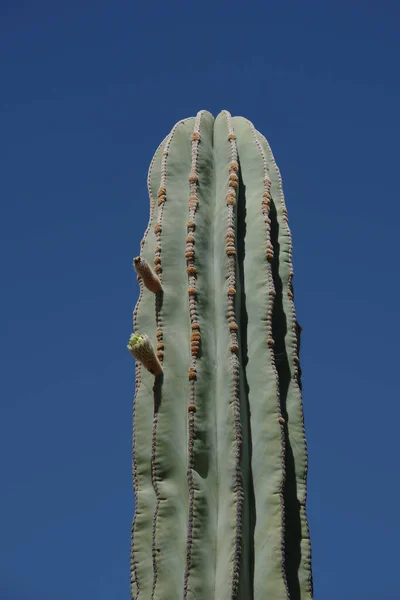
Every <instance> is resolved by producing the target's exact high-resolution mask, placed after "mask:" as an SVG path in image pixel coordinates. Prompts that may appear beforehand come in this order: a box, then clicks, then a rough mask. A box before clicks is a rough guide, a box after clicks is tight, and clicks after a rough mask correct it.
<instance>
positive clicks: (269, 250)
mask: <svg viewBox="0 0 400 600" xmlns="http://www.w3.org/2000/svg"><path fill="white" fill-rule="evenodd" d="M248 124H249V126H250V128H251V131H252V134H253V138H254V141H255V143H256V146H257V149H258V151H259V153H260V156H261V159H262V163H263V169H264V192H263V194H262V199H261V214H262V216H263V220H264V225H265V233H266V258H267V264H266V270H267V279H268V296H269V302H268V312H267V318H266V325H267V344H268V348H269V353H270V359H271V365H272V369H273V372H274V378H275V382H276V401H277V413H278V422H279V424H280V425H281V468H282V479H281V484H280V490H279V496H280V504H281V528H282V536H281V561H282V579H283V582H284V585H285V588H286V592H287V595H288V597H289V588H288V582H287V576H286V565H285V499H284V486H285V477H286V466H285V454H286V443H285V430H284V427H283V425H284V424H285V420H284V418H283V416H282V408H281V399H280V390H279V375H278V370H277V368H276V363H275V352H274V345H275V341H274V338H273V335H272V315H273V311H274V300H275V296H276V290H275V285H274V278H273V272H272V264H271V263H272V261H273V258H274V248H273V245H272V243H271V225H270V223H271V220H270V217H269V215H270V209H271V201H272V196H271V178H270V176H269V171H268V163H267V157H266V155H265V152H264V149H263V147H262V145H261V143H260V140H259V139H258V135H257V131H256V129H255V128H254V125H253V124H252V123H250V122H249V121H248Z"/></svg>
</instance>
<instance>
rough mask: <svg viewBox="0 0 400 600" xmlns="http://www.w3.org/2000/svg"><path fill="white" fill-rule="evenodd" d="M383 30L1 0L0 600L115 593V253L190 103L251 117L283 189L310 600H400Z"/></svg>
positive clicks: (366, 14) (123, 505)
mask: <svg viewBox="0 0 400 600" xmlns="http://www.w3.org/2000/svg"><path fill="white" fill-rule="evenodd" d="M399 18H400V7H399V5H398V3H397V2H395V1H381V2H373V1H372V2H365V1H364V2H362V1H361V0H360V1H358V2H355V1H350V0H348V1H346V2H345V1H343V2H339V1H337V2H332V1H330V0H325V1H324V2H320V1H318V2H317V1H316V0H312V1H308V2H307V1H305V2H296V1H295V0H291V1H284V0H282V1H281V2H275V3H273V5H272V4H271V3H267V2H262V1H261V0H258V1H255V2H251V1H249V2H247V3H243V4H242V3H239V2H237V1H236V0H232V1H231V2H216V3H213V2H209V1H208V0H205V1H203V2H201V3H183V2H176V1H174V0H171V1H170V2H164V3H162V2H158V3H157V2H148V3H140V4H139V3H134V2H128V0H126V1H124V0H114V1H113V2H104V0H97V1H96V2H88V1H87V0H80V1H79V2H78V1H77V0H71V1H70V2H68V3H61V2H50V1H43V0H39V1H38V2H35V3H29V2H24V1H23V0H13V1H11V0H1V1H0V69H1V71H0V72H1V84H2V93H1V97H0V107H1V108H0V131H1V144H0V164H1V177H0V192H1V220H0V257H1V258H0V261H1V279H2V282H1V283H2V286H1V288H2V291H1V296H0V302H1V314H2V318H1V320H0V333H1V339H2V344H1V347H0V353H1V356H0V359H1V365H2V377H1V379H0V393H1V401H0V413H1V414H0V473H1V478H2V491H1V497H0V509H1V510H0V532H1V533H0V564H1V567H0V598H1V599H2V600H3V599H4V600H20V599H22V598H24V599H25V598H27V597H29V598H30V600H48V599H49V600H50V599H53V598H54V597H55V595H56V596H57V598H58V600H72V599H73V600H88V599H91V598H96V600H106V599H107V600H109V598H121V599H122V598H126V599H128V597H129V539H130V525H131V517H132V511H133V497H132V487H131V411H132V397H133V362H132V359H131V357H130V356H129V354H128V352H127V350H126V342H127V338H128V336H129V333H130V331H131V313H132V310H133V307H134V304H135V302H136V298H137V291H138V290H137V286H136V281H135V276H134V274H133V271H132V268H131V260H132V257H133V256H134V255H135V254H136V253H137V251H138V248H139V242H140V239H141V236H142V233H143V231H144V229H145V227H146V224H147V219H148V200H147V194H146V175H147V169H148V164H149V162H150V160H151V157H152V154H153V152H154V150H155V149H156V147H157V145H158V144H159V142H160V141H161V139H162V138H163V137H164V136H165V135H166V134H167V133H168V131H169V130H170V128H171V127H172V126H173V125H174V123H175V122H176V121H177V120H179V119H181V118H184V117H187V116H191V115H195V114H196V112H197V111H198V110H200V109H203V108H205V109H208V110H209V111H211V112H213V113H214V114H216V113H218V112H219V111H220V110H222V109H224V108H226V109H228V110H230V112H231V113H232V114H234V115H243V116H245V117H247V118H249V119H251V120H252V121H253V122H254V124H255V125H256V127H257V128H258V129H259V130H260V131H262V132H263V133H264V134H265V135H266V136H267V138H268V140H269V142H270V143H271V145H272V148H273V151H274V153H275V156H276V159H277V161H278V164H279V166H280V168H281V171H282V175H283V180H284V188H285V193H286V199H287V205H288V210H289V218H290V225H291V229H292V233H293V238H294V261H295V272H296V276H295V290H296V307H297V312H298V318H299V321H300V323H301V324H302V326H303V329H304V331H303V337H302V368H303V386H304V403H305V416H306V428H307V436H308V447H309V454H310V459H309V500H308V514H309V521H310V528H311V535H312V546H313V571H314V583H315V592H316V594H315V597H316V600H337V599H338V598H340V600H358V599H360V600H368V599H371V600H372V599H373V600H376V599H377V598H379V599H382V600H397V599H399V598H400V582H399V580H398V543H397V542H398V536H399V533H400V518H399V511H398V508H397V507H398V497H399V493H400V483H399V477H398V456H399V451H398V442H397V440H398V432H397V424H398V421H399V418H400V408H399V406H400V403H399V397H398V383H396V381H397V379H396V377H397V375H396V373H397V372H398V357H399V345H398V340H399V338H400V327H399V318H398V310H399V309H398V295H399V291H400V284H399V268H398V256H397V255H398V245H397V243H396V237H398V230H399V227H398V221H399V218H400V208H399V206H400V205H399V179H398V160H399V151H398V137H399V125H400V117H399V114H400V112H399V106H400V77H399V68H398V57H399V54H400V47H399V41H398V23H399ZM396 357H397V358H396ZM396 482H397V483H396Z"/></svg>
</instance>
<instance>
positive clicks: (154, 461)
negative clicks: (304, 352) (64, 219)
mask: <svg viewBox="0 0 400 600" xmlns="http://www.w3.org/2000/svg"><path fill="white" fill-rule="evenodd" d="M148 188H149V195H150V221H149V225H148V227H147V229H146V232H145V235H144V238H143V240H142V243H141V250H140V257H138V258H137V259H135V269H136V271H137V273H138V279H139V283H140V295H139V300H138V303H137V305H136V308H135V311H134V330H135V332H136V333H135V335H134V336H131V340H130V345H129V348H130V350H131V352H132V354H133V355H134V356H135V358H136V392H135V400H134V435H133V453H134V460H133V478H134V493H135V516H134V520H133V527H132V551H131V595H132V598H134V599H138V600H153V599H154V600H175V599H176V600H178V599H179V600H181V599H183V600H231V599H232V600H233V599H235V600H252V599H254V600H281V599H282V600H283V599H285V600H286V599H288V598H290V599H291V600H297V599H301V600H310V599H311V598H312V594H313V592H312V574H311V548H310V536H309V530H308V524H307V517H306V477H307V452H306V440H305V432H304V420H303V408H302V398H301V379H300V375H301V373H300V366H299V346H300V339H299V337H300V331H301V328H300V326H299V325H298V323H297V320H296V314H295V308H294V303H293V287H292V278H293V267H292V241H291V234H290V231H289V227H288V222H287V210H286V206H285V201H284V196H283V191H282V182H281V177H280V174H279V170H278V168H277V166H276V163H275V161H274V157H273V155H272V152H271V149H270V147H269V145H268V142H267V141H266V139H265V138H264V137H263V136H262V135H261V134H260V133H259V132H258V131H257V130H256V129H255V128H254V126H253V125H252V124H251V123H250V122H249V121H247V120H246V119H243V118H241V117H235V118H232V117H231V116H230V114H229V113H228V112H226V111H223V112H222V113H220V114H219V115H218V117H217V118H216V119H215V120H214V118H213V117H212V115H211V114H209V113H208V112H205V111H201V112H200V113H199V114H198V115H197V116H196V118H189V119H185V120H183V121H180V122H179V123H177V124H176V125H175V126H174V128H173V129H172V131H171V133H170V134H169V135H168V136H167V137H166V138H165V139H164V141H163V142H162V143H161V144H160V146H159V148H158V150H157V151H156V153H155V156H154V158H153V160H152V162H151V166H150V170H149V175H148ZM137 334H139V335H137ZM142 360H143V364H142V362H141V361H142ZM149 364H150V365H151V366H150V368H149Z"/></svg>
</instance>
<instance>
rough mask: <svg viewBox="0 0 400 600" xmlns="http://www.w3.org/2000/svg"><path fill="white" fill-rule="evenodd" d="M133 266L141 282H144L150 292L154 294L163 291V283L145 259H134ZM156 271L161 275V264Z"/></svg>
mask: <svg viewBox="0 0 400 600" xmlns="http://www.w3.org/2000/svg"><path fill="white" fill-rule="evenodd" d="M133 266H134V269H135V271H136V273H137V274H138V277H139V276H140V278H141V280H142V281H143V283H144V285H145V286H146V288H147V289H148V290H150V291H151V292H153V293H154V294H156V293H158V292H161V291H162V286H161V281H160V280H159V278H158V277H157V275H156V274H155V273H154V272H153V271H152V269H151V267H150V265H149V264H148V262H147V261H146V260H145V259H144V258H142V257H140V256H137V257H136V258H134V259H133ZM155 271H156V272H159V273H161V265H160V264H156V266H155Z"/></svg>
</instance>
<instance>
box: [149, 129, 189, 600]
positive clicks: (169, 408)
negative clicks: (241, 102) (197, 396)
mask: <svg viewBox="0 0 400 600" xmlns="http://www.w3.org/2000/svg"><path fill="white" fill-rule="evenodd" d="M193 122H194V120H193V119H188V120H186V121H185V123H184V124H180V125H178V127H177V129H176V131H175V133H174V134H173V138H172V142H171V145H170V148H169V153H168V157H167V162H166V168H167V179H166V188H167V201H166V203H165V208H164V214H163V219H162V232H161V260H162V267H163V272H162V283H163V289H164V298H163V306H162V310H161V321H162V329H163V334H164V345H165V351H164V363H163V371H164V380H163V385H162V400H161V405H160V409H159V413H158V427H157V450H156V455H157V479H158V488H159V491H160V495H161V502H160V505H159V513H158V518H157V527H156V548H157V583H156V587H155V595H154V598H156V599H160V600H161V599H162V600H164V599H166V598H170V599H171V600H174V599H175V598H178V597H180V594H179V593H178V590H181V589H182V587H183V572H184V567H185V550H186V528H187V498H188V490H187V482H186V471H187V411H186V410H185V409H186V404H187V398H188V393H189V386H188V377H187V373H188V368H189V351H188V348H189V339H190V327H189V321H188V294H187V287H188V284H187V274H186V259H185V237H186V222H187V209H186V207H187V198H188V177H189V173H190V151H191V143H190V134H191V131H192V128H193ZM159 185H160V181H158V183H157V188H158V187H159ZM154 193H155V194H156V193H157V190H156V189H155V188H154V191H153V194H154ZM185 209H186V210H185ZM150 302H151V303H152V304H153V303H154V299H153V298H151V299H150ZM153 313H154V314H155V312H154V307H153ZM149 441H150V440H149ZM144 597H146V596H144Z"/></svg>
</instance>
